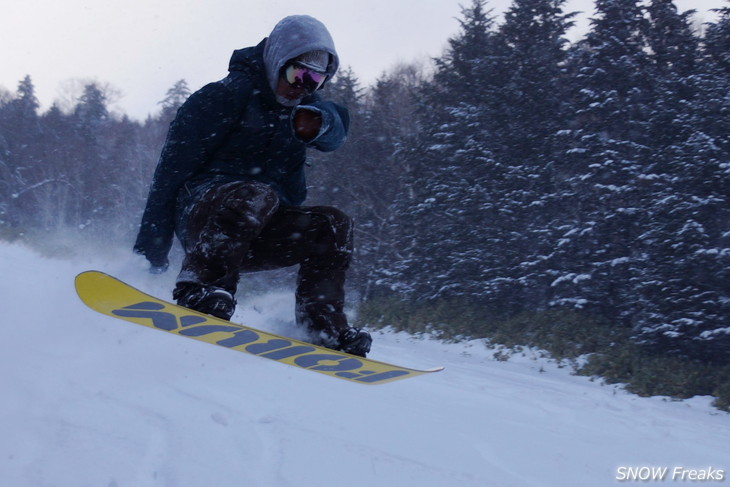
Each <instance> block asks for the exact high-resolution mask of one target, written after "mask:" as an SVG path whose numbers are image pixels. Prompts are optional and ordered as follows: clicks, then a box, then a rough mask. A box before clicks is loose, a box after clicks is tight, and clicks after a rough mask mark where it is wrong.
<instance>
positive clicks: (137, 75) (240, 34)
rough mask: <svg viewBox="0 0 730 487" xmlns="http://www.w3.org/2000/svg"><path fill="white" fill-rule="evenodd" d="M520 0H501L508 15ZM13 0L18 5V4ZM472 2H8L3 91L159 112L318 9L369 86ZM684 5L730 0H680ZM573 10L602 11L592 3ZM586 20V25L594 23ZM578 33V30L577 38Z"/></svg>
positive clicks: (448, 30)
mask: <svg viewBox="0 0 730 487" xmlns="http://www.w3.org/2000/svg"><path fill="white" fill-rule="evenodd" d="M510 3H511V0H491V1H490V2H489V3H488V6H489V7H490V8H492V9H493V14H494V15H497V16H499V15H500V14H501V13H502V12H503V11H504V10H505V9H506V8H507V7H508V6H509V4H510ZM8 4H10V5H8ZM470 4H471V0H297V1H291V0H197V1H196V0H5V1H4V2H3V6H2V8H0V88H5V89H6V90H9V91H11V92H14V91H15V90H16V88H17V85H18V82H19V81H20V80H21V79H23V78H24V77H25V75H28V74H29V75H31V77H32V79H33V83H34V85H35V87H36V93H37V95H38V98H39V100H40V102H41V105H42V109H43V110H45V109H47V108H48V107H49V106H50V105H51V104H52V103H53V101H54V100H56V99H62V98H63V97H64V95H65V94H68V92H69V91H70V88H69V87H70V86H72V85H73V81H70V80H74V79H76V80H78V79H91V80H96V81H99V82H103V83H108V84H109V85H111V86H112V87H114V88H115V89H116V90H117V91H118V92H119V94H120V96H119V97H118V100H116V103H115V105H114V108H116V109H117V110H118V111H121V112H124V113H126V114H128V115H129V116H130V117H132V118H135V119H144V118H145V117H146V116H147V114H149V113H156V112H157V110H158V108H159V107H158V106H157V103H158V102H159V101H160V100H162V99H163V98H164V96H165V93H166V92H167V90H168V89H169V88H170V87H171V86H172V85H173V84H174V83H175V82H176V81H177V80H179V79H185V80H187V82H188V85H189V87H190V88H191V89H192V90H196V89H197V88H199V87H201V86H202V85H204V84H205V83H207V82H210V81H214V80H217V79H220V78H222V77H224V76H225V75H226V72H227V66H228V59H229V57H230V55H231V52H232V51H233V50H234V49H238V48H241V47H246V46H249V45H254V44H257V43H258V42H259V41H260V40H261V39H263V38H264V37H266V36H267V35H268V34H269V32H270V31H271V29H272V28H273V26H274V25H275V24H276V22H277V21H279V20H280V19H281V18H283V17H285V16H287V15H292V14H308V15H312V16H314V17H316V18H318V19H319V20H321V21H322V22H324V24H325V25H326V26H327V27H328V29H329V30H330V32H331V33H332V36H333V38H334V40H335V44H336V46H337V50H338V52H339V54H340V58H341V63H342V66H344V67H347V66H349V67H352V69H353V71H354V72H355V74H356V75H357V76H358V77H359V78H360V80H361V81H362V83H363V84H364V85H368V84H370V83H372V82H373V81H374V80H375V79H376V78H377V77H378V76H379V75H380V74H382V73H383V72H384V71H388V70H390V69H391V68H392V67H393V66H394V65H396V64H397V63H398V62H401V61H406V62H410V61H416V60H428V59H429V57H434V56H438V55H439V54H441V52H442V51H443V49H444V47H445V46H446V42H447V40H448V38H449V37H451V36H453V35H454V34H455V33H457V32H458V29H459V24H458V21H457V20H456V19H457V18H460V17H461V15H460V14H461V7H460V5H470ZM677 5H678V6H679V8H680V10H685V9H689V8H694V9H697V10H699V11H700V17H701V18H702V19H704V20H711V19H713V18H714V17H713V16H712V14H707V13H706V12H707V9H710V8H718V7H721V6H723V5H727V2H726V1H725V0H677ZM566 10H567V11H575V10H577V11H583V12H585V13H586V14H591V13H592V12H593V3H592V1H590V0H569V2H568V7H567V9H566ZM585 25H586V23H585V21H581V22H580V23H579V26H580V27H579V28H583V29H584V28H585ZM576 35H577V34H575V33H574V36H576Z"/></svg>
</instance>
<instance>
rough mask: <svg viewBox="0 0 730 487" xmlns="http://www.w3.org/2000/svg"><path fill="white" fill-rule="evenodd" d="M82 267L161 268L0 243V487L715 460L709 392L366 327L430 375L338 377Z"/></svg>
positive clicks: (244, 481)
mask: <svg viewBox="0 0 730 487" xmlns="http://www.w3.org/2000/svg"><path fill="white" fill-rule="evenodd" d="M90 268H95V269H99V270H102V271H105V272H108V273H110V274H114V275H117V276H119V277H121V278H123V279H125V280H127V281H128V282H130V283H132V284H134V285H135V286H137V287H140V288H141V289H143V290H145V291H148V292H151V293H152V294H156V295H159V296H161V297H168V296H169V289H170V287H171V284H172V280H173V279H174V273H172V272H169V273H167V274H165V275H163V276H152V275H149V274H147V273H146V272H145V270H144V263H143V262H142V261H141V260H138V259H137V258H135V257H133V256H130V255H128V254H127V253H119V254H115V253H114V252H112V251H109V252H108V253H107V254H105V255H98V254H94V253H88V255H86V256H84V257H74V258H72V259H65V260H62V259H49V258H44V257H41V256H39V255H38V254H36V253H34V252H32V251H30V250H28V249H25V248H23V247H20V246H17V245H11V244H0V270H1V271H2V277H1V278H0V279H1V280H0V303H1V304H2V309H3V310H4V315H3V318H2V334H3V339H2V340H0V367H2V370H3V371H4V374H2V377H1V378H0V391H2V394H3V400H2V401H0V431H2V435H0V479H2V480H0V484H1V485H3V486H9V487H50V486H54V487H55V486H58V487H85V486H89V487H127V486H133V487H146V486H170V487H207V486H216V487H228V486H246V487H259V486H260V487H273V486H277V487H285V486H292V487H293V486H297V487H307V486H325V485H347V486H350V487H359V486H368V487H375V486H377V487H389V486H394V487H395V486H397V487H408V486H418V487H452V486H453V487H457V486H458V487H472V486H474V487H477V486H478V487H484V486H520V487H530V486H561V487H563V486H581V487H583V486H604V485H614V484H620V483H622V482H618V481H617V480H616V477H617V476H619V475H625V472H626V471H625V470H621V467H646V466H655V467H668V468H669V471H668V472H667V473H666V475H665V481H667V482H668V481H670V480H671V475H672V473H673V472H672V469H673V468H675V467H683V468H687V469H690V468H695V469H704V470H706V469H708V468H713V469H714V470H715V473H714V474H713V475H715V476H716V477H717V476H718V475H723V476H724V477H725V478H727V477H728V473H730V472H728V470H730V455H729V453H730V446H729V444H730V415H728V414H725V413H720V412H718V411H716V410H715V409H713V408H712V407H711V406H710V399H709V398H695V399H693V400H689V401H682V402H675V401H669V400H666V399H663V398H648V399H646V398H638V397H636V396H633V395H630V394H627V393H625V392H623V391H622V390H621V389H620V388H615V387H608V386H602V385H601V384H600V383H598V382H593V381H590V380H588V379H586V378H583V377H575V376H572V375H570V372H569V370H567V369H566V368H562V369H561V368H559V367H557V366H556V365H554V364H552V363H549V362H547V361H545V360H542V359H539V358H535V357H515V358H513V359H511V360H510V361H508V362H499V361H496V360H494V359H493V358H492V352H490V351H488V350H487V349H485V348H484V347H483V345H482V344H480V343H478V342H472V343H466V344H442V343H439V342H437V341H433V340H428V339H417V338H413V337H410V336H407V335H404V334H396V333H377V334H376V336H375V340H376V341H375V344H374V349H373V353H372V354H371V356H372V357H373V358H376V359H382V360H388V361H394V362H397V363H399V364H402V365H411V366H415V367H430V366H435V365H445V366H446V370H445V371H444V372H441V373H438V374H433V375H429V376H424V377H417V378H413V379H408V380H404V381H400V382H396V383H392V384H385V385H379V386H365V385H360V384H352V383H348V382H344V381H337V380H334V379H332V378H329V377H326V376H323V375H320V374H314V373H311V372H308V371H304V370H299V369H295V368H293V367H288V366H285V365H282V364H277V363H274V362H270V361H267V360H262V359H261V358H257V357H254V356H250V355H246V354H242V353H236V352H232V351H229V350H225V349H221V348H220V347H213V346H210V345H208V344H204V343H199V342H196V341H193V340H187V339H183V338H180V337H175V336H171V335H169V334H166V333H161V332H158V331H155V330H150V329H147V328H143V327H140V326H135V325H132V324H128V323H124V322H122V321H118V320H114V319H112V318H107V317H104V316H102V315H99V314H96V313H94V312H93V311H90V310H88V309H86V308H85V307H84V306H83V305H82V304H81V302H80V301H79V300H78V299H77V298H76V296H75V293H74V290H73V278H74V276H75V275H76V274H77V273H78V272H80V271H82V270H86V269H90ZM292 308H293V302H292V298H291V296H290V294H289V293H280V294H269V295H264V296H261V297H259V298H256V302H255V303H242V304H241V305H240V306H239V311H238V313H237V315H236V316H235V319H237V320H241V321H246V322H247V323H248V324H251V325H253V326H257V327H260V328H264V329H268V330H272V331H275V332H277V333H284V334H289V335H296V334H297V330H295V329H294V328H293V325H291V324H290V323H291V314H292V313H293V311H292ZM718 469H719V470H722V471H723V473H722V474H719V473H718V472H717V470H718ZM645 472H646V470H645V471H644V473H645ZM726 481H727V480H726ZM690 483H692V482H690ZM705 483H710V484H714V483H719V482H717V481H707V482H705Z"/></svg>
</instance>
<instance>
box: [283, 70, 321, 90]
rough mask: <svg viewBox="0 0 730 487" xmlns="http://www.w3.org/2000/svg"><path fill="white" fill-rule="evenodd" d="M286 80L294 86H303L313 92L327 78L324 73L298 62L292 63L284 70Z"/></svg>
mask: <svg viewBox="0 0 730 487" xmlns="http://www.w3.org/2000/svg"><path fill="white" fill-rule="evenodd" d="M284 76H285V77H286V81H287V82H288V83H289V84H290V85H292V86H293V87H294V88H305V89H307V90H309V91H310V92H312V93H313V92H315V91H317V90H318V89H320V88H321V87H322V85H323V84H324V82H325V81H326V80H327V75H326V74H325V73H320V72H319V71H315V70H313V69H311V68H308V67H306V66H303V65H301V64H299V63H292V64H290V65H289V66H287V68H286V70H284Z"/></svg>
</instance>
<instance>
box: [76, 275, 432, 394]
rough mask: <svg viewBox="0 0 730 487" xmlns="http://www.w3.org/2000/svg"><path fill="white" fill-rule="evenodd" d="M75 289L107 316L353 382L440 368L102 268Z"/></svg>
mask: <svg viewBox="0 0 730 487" xmlns="http://www.w3.org/2000/svg"><path fill="white" fill-rule="evenodd" d="M76 292H77V293H78V295H79V297H80V298H81V300H82V301H83V302H84V304H86V305H87V306H88V307H89V308H91V309H93V310H94V311H97V312H99V313H102V314H105V315H107V316H111V317H114V318H119V319H122V320H125V321H129V322H132V323H137V324H139V325H143V326H147V327H149V328H155V329H158V330H163V331H166V332H169V333H173V334H175V335H179V336H183V337H188V338H193V339H195V340H199V341H202V342H206V343H210V344H213V345H219V346H222V347H225V348H230V349H231V350H236V351H239V352H245V353H249V354H252V355H257V356H259V357H264V358H268V359H271V360H275V361H277V362H282V363H285V364H288V365H292V366H295V367H299V368H302V369H306V370H312V371H315V372H319V373H322V374H326V375H329V376H332V377H336V378H338V379H344V380H348V381H351V382H357V383H359V384H384V383H386V382H392V381H395V380H399V379H405V378H408V377H415V376H417V375H422V374H427V373H430V372H438V371H440V370H443V367H438V368H434V369H428V370H418V369H411V368H407V367H399V366H396V365H392V364H388V363H385V362H379V361H377V360H371V359H367V358H363V357H358V356H355V355H350V354H348V353H345V352H339V351H336V350H330V349H328V348H324V347H319V346H316V345H312V344H310V343H306V342H302V341H299V340H294V339H292V338H286V337H282V336H279V335H275V334H273V333H269V332H265V331H261V330H257V329H255V328H251V327H249V326H245V325H239V324H236V323H231V322H230V321H226V320H223V319H220V318H216V317H214V316H210V315H205V314H202V313H198V312H197V311H193V310H190V309H188V308H184V307H182V306H178V305H176V304H172V303H168V302H166V301H163V300H161V299H158V298H155V297H153V296H150V295H149V294H146V293H143V292H142V291H140V290H138V289H136V288H134V287H132V286H130V285H129V284H126V283H124V282H122V281H120V280H119V279H116V278H115V277H112V276H110V275H108V274H104V273H103V272H98V271H87V272H83V273H81V274H79V275H78V276H76Z"/></svg>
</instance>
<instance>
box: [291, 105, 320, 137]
mask: <svg viewBox="0 0 730 487" xmlns="http://www.w3.org/2000/svg"><path fill="white" fill-rule="evenodd" d="M292 127H293V129H294V135H296V136H297V138H299V139H301V140H302V141H304V142H311V141H312V140H314V139H316V138H317V136H318V135H319V132H320V130H321V129H322V113H321V112H320V111H319V110H317V109H316V108H314V107H309V106H306V107H305V106H299V107H297V108H295V109H294V114H293V115H292Z"/></svg>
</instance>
